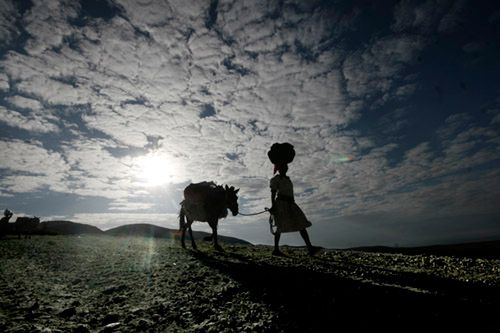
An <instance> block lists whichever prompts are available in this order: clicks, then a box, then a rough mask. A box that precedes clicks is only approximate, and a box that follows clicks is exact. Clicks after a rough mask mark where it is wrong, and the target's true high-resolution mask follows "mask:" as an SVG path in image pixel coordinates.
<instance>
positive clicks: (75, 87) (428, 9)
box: [0, 0, 500, 246]
mask: <svg viewBox="0 0 500 333" xmlns="http://www.w3.org/2000/svg"><path fill="white" fill-rule="evenodd" d="M92 3H93V2H92ZM0 6H2V7H1V8H2V10H1V13H2V14H1V15H2V16H1V17H2V23H1V24H0V48H1V51H0V52H1V58H0V68H1V69H2V71H1V72H0V98H1V100H0V114H1V118H0V130H1V133H2V134H1V136H0V176H1V178H0V186H1V187H0V191H1V192H0V200H1V201H0V202H2V203H3V204H4V205H5V206H9V208H11V209H14V210H16V207H15V204H14V199H13V198H21V199H22V200H25V202H28V203H29V202H30V201H29V200H34V199H33V196H32V194H50V193H65V194H71V195H72V198H73V197H74V198H75V199H74V200H83V199H84V198H90V197H92V198H102V199H103V200H104V202H106V203H107V208H102V207H100V208H99V211H97V209H96V208H95V207H93V206H92V205H91V204H90V203H89V204H88V205H87V206H85V205H84V206H81V205H80V206H78V207H79V209H78V210H75V211H74V212H71V213H68V215H67V216H66V218H68V219H73V220H75V221H79V222H88V223H94V224H96V225H99V226H101V227H103V228H109V227H112V226H115V225H118V224H122V223H132V222H151V223H154V224H159V225H165V226H170V227H173V225H172V223H173V222H172V221H173V220H174V219H175V215H173V214H175V213H176V210H177V208H178V202H179V201H181V200H182V189H183V188H184V186H185V185H186V184H188V183H189V182H197V181H202V180H213V181H216V182H218V183H224V184H231V185H234V186H237V187H240V188H241V192H240V193H241V208H240V210H242V211H246V212H252V211H257V210H261V209H262V208H263V207H264V206H266V205H269V189H268V179H269V178H270V177H271V176H272V166H271V165H270V162H269V161H268V160H267V156H266V152H267V150H268V149H269V147H270V145H271V144H272V143H274V142H283V141H288V142H290V143H292V144H293V145H294V146H295V148H296V151H297V156H296V159H295V161H294V162H293V163H292V164H291V167H290V176H291V177H292V179H293V180H294V184H295V191H296V197H297V201H298V202H299V204H300V205H301V206H302V207H303V209H304V210H305V212H306V214H307V215H308V217H309V218H310V219H311V220H312V221H313V227H312V229H311V230H312V231H311V232H312V234H313V237H315V239H316V240H317V242H318V243H321V244H323V245H325V246H347V245H360V244H366V243H390V244H392V243H397V242H399V243H401V240H402V239H403V241H404V242H407V243H408V244H409V243H412V244H413V243H415V244H416V243H419V242H420V243H422V242H426V241H429V238H428V237H427V236H426V233H425V232H420V231H418V228H413V227H408V228H406V229H405V226H406V225H408V226H411V225H413V224H415V223H417V222H415V221H418V220H426V221H430V220H431V219H433V218H442V220H439V221H441V222H442V221H449V220H453V219H454V218H455V217H457V216H462V217H463V216H475V217H474V218H475V219H480V218H481V217H480V216H481V215H485V216H486V215H487V216H488V219H487V221H491V216H497V217H498V216H499V215H500V211H499V208H498V205H497V204H496V203H497V200H498V198H499V197H500V190H499V189H500V186H499V185H500V184H499V179H500V174H499V165H498V164H499V161H498V157H497V156H498V152H499V150H500V140H499V123H500V122H499V121H498V119H499V107H498V106H499V104H500V103H499V101H498V99H497V96H498V93H499V91H498V88H497V90H496V91H494V90H492V88H491V87H492V86H494V85H491V84H490V85H489V86H490V87H489V88H488V89H485V90H484V92H481V94H479V95H477V96H479V97H477V96H476V97H471V98H469V99H468V101H470V102H467V103H465V102H464V103H460V101H462V100H461V99H460V98H462V99H464V98H468V96H459V95H457V94H455V95H453V98H456V100H457V101H458V102H449V103H448V102H447V100H444V101H443V100H441V104H432V105H431V104H430V103H425V102H424V101H428V100H429V99H430V96H432V97H434V96H435V91H437V90H438V91H440V93H441V95H442V96H450V95H446V93H448V94H451V93H450V92H449V91H451V89H452V88H447V90H444V89H443V88H442V87H441V86H439V87H438V88H439V89H438V88H436V89H429V88H428V82H429V81H428V80H429V78H432V79H434V78H433V77H432V73H433V72H435V71H436V68H435V65H434V64H433V63H432V61H428V62H426V59H428V58H426V57H432V56H429V54H431V53H430V52H433V49H435V48H436V47H437V48H439V47H443V48H444V46H440V44H439V43H438V42H439V41H441V40H443V39H445V38H450V40H452V41H453V43H455V44H456V45H455V44H454V45H455V46H457V47H456V49H457V50H463V51H460V52H462V53H460V54H459V55H458V56H456V55H454V54H448V53H447V52H448V51H449V50H447V49H446V50H444V49H443V50H439V54H440V56H441V57H444V58H445V59H450V61H451V60H453V59H455V58H460V57H464V59H465V60H463V61H464V63H463V64H456V66H457V68H459V69H460V70H464V68H466V65H467V61H468V60H467V59H468V58H466V57H467V54H470V52H466V51H465V50H470V49H471V47H470V45H471V43H472V42H473V41H471V40H467V38H466V37H459V36H462V35H463V34H462V31H461V30H460V29H461V27H463V26H464V25H467V24H469V25H471V26H470V27H469V29H470V31H471V34H473V32H474V27H473V25H474V24H475V23H476V22H473V21H471V20H473V19H474V17H475V16H474V15H472V16H473V17H472V18H470V17H469V18H467V17H466V16H464V12H465V9H467V8H468V7H467V4H466V3H464V2H461V1H444V2H436V3H435V2H434V1H426V2H413V1H401V2H397V3H396V2H394V3H384V4H373V5H358V4H351V3H350V2H339V3H334V2H328V1H326V2H325V1H307V2H304V1H253V2H250V3H244V2H240V1H212V2H208V1H190V2H189V3H185V2H183V1H150V2H147V3H141V2H137V1H120V0H117V1H103V2H102V3H100V4H91V2H85V1H81V2H80V3H78V2H75V1H62V0H61V1H58V0H44V1H32V2H31V3H30V4H25V3H23V4H22V5H21V4H19V3H18V2H16V1H3V2H2V4H1V5H0ZM488 10H489V9H488V8H487V9H485V10H484V12H488ZM484 12H477V11H475V12H474V11H473V13H476V14H475V15H476V16H480V15H479V14H484ZM478 13H479V14H478ZM488 15H493V14H488ZM380 17H384V18H385V19H377V18H380ZM492 17H493V16H492ZM467 20H469V21H467ZM494 21H495V20H494V19H493V18H492V19H491V20H490V22H494ZM487 29H490V28H486V30H487ZM491 29H493V30H494V28H491ZM487 31H489V30H487ZM483 33H484V31H483ZM484 38H487V35H486V36H485V37H484ZM474 42H475V43H476V44H477V41H474ZM476 44H475V45H476ZM436 45H438V46H436ZM476 49H477V48H476ZM479 50H480V51H477V52H485V53H484V54H483V55H482V58H480V59H486V60H485V61H486V62H487V61H491V59H490V60H488V59H489V58H488V53H487V52H491V51H492V50H485V49H484V48H482V49H481V48H480V49H479ZM481 50H482V51H481ZM457 52H458V51H457ZM495 52H496V51H495ZM473 60H474V59H473ZM474 61H475V62H474V63H476V64H477V61H479V60H477V59H475V60H474ZM464 64H465V65H464ZM460 66H461V67H460ZM477 66H480V65H477ZM464 73H465V72H464ZM494 74H495V73H492V74H491V75H490V76H487V77H486V79H487V80H486V81H488V80H490V81H491V80H496V81H495V82H496V83H497V87H498V79H495V78H494V77H495V76H494ZM464 75H466V74H464ZM475 79H477V78H474V77H473V76H471V80H472V81H474V80H475ZM482 79H485V78H484V77H483V78H482ZM436 80H439V79H436ZM446 83H447V82H445V83H439V84H441V85H445V84H446ZM464 86H465V85H462V90H463V87H464ZM436 103H439V101H438V102H436ZM478 109H481V110H483V112H481V114H480V115H479V116H478V114H477V113H478V111H477V110H478ZM151 154H154V155H155V156H162V157H164V158H165V159H167V160H168V161H169V167H168V170H165V172H166V173H169V177H170V178H169V181H168V183H165V184H162V185H161V186H157V187H150V186H147V184H145V183H144V180H143V179H141V170H140V168H141V164H140V163H138V158H140V157H141V156H149V155H151ZM42 197H43V195H42ZM37 198H40V195H37ZM50 198H51V196H50V195H47V199H46V201H47V202H46V205H50V206H51V207H53V213H51V214H47V218H49V216H50V215H53V216H56V215H57V216H58V218H61V217H60V215H61V214H60V213H59V212H58V206H57V205H58V204H57V202H55V201H54V200H52V199H50ZM37 200H40V199H37ZM89 202H92V201H89ZM28 206H29V205H28ZM23 207H27V206H26V205H25V206H23ZM6 208H7V207H6ZM17 213H26V214H31V215H34V214H37V212H36V211H30V210H29V209H28V210H26V211H24V212H17ZM374 221H375V222H374ZM384 221H386V223H384ZM432 221H434V223H437V224H439V223H441V222H439V221H438V222H435V220H432ZM457 221H461V222H460V226H461V228H462V229H460V230H461V231H460V233H458V231H457V237H462V238H465V237H464V233H463V230H465V229H463V228H466V227H467V226H469V227H470V224H471V223H472V222H470V221H469V220H467V219H464V218H460V219H457ZM467 221H469V222H467ZM485 221H486V220H485ZM265 222H266V221H265V218H263V217H256V218H231V221H228V223H225V224H224V226H223V227H222V228H223V231H224V232H225V233H226V234H230V235H234V236H236V237H242V238H245V239H248V240H250V241H252V242H257V243H270V242H271V238H270V235H268V234H267V228H266V226H265ZM412 223H413V224H412ZM442 223H444V222H442ZM467 223H469V224H467ZM395 224H396V225H398V226H399V227H398V228H394V225H395ZM483 227H484V228H490V227H491V226H490V225H488V224H487V223H486V222H485V224H484V225H483V226H482V227H481V228H483ZM424 229H425V228H424ZM391 230H392V231H391ZM409 230H411V232H412V233H411V235H410V236H408V235H405V236H404V237H403V236H402V235H403V234H404V233H405V232H409ZM453 230H455V229H453V225H452V226H451V227H450V229H449V230H447V232H446V233H447V234H446V237H448V238H446V239H449V234H453V232H454V231H453ZM457 230H458V229H457ZM484 230H486V229H484ZM488 230H490V229H488ZM492 232H496V233H497V234H500V230H493V231H492ZM480 234H481V233H480V232H477V233H475V234H474V235H476V236H477V235H480ZM471 235H472V234H471ZM372 236H373V237H372ZM398 237H399V238H400V239H399V240H398ZM477 237H479V236H477ZM438 238H439V237H438ZM438 238H436V239H433V240H438V241H439V239H438ZM462 238H461V239H462ZM443 239H445V237H444V236H443ZM457 239H458V238H457ZM288 241H289V242H291V243H294V244H295V243H297V244H300V241H299V240H297V239H295V238H293V237H292V238H290V239H288Z"/></svg>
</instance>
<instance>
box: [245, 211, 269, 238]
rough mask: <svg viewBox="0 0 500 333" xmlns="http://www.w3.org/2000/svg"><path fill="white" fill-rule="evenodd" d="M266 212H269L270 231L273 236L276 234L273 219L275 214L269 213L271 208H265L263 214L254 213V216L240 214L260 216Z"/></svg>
mask: <svg viewBox="0 0 500 333" xmlns="http://www.w3.org/2000/svg"><path fill="white" fill-rule="evenodd" d="M265 212H269V229H270V231H271V234H273V235H274V234H275V233H276V232H275V231H274V227H275V225H274V219H273V214H271V212H270V211H269V208H267V207H265V208H264V210H263V211H262V212H258V213H252V214H243V213H239V214H240V215H243V216H254V215H259V214H263V213H265Z"/></svg>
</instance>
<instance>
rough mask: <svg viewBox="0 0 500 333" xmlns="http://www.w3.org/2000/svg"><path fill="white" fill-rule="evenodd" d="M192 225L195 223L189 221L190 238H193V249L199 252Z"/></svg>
mask: <svg viewBox="0 0 500 333" xmlns="http://www.w3.org/2000/svg"><path fill="white" fill-rule="evenodd" d="M192 223H193V221H188V225H189V237H191V247H192V248H193V249H194V250H197V247H196V243H195V242H194V236H193V229H192V228H191V224H192Z"/></svg>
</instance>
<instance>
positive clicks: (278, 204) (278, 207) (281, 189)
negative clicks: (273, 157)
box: [270, 163, 322, 256]
mask: <svg viewBox="0 0 500 333" xmlns="http://www.w3.org/2000/svg"><path fill="white" fill-rule="evenodd" d="M276 171H278V172H279V174H278V175H276V176H274V177H273V178H271V181H270V187H271V202H272V207H271V209H270V212H271V214H272V215H273V218H274V221H275V223H276V227H277V229H276V232H275V234H274V251H273V255H276V256H284V254H283V252H281V251H280V249H279V242H280V237H281V233H283V232H297V231H298V232H300V235H301V236H302V238H303V239H304V242H305V243H306V245H307V250H308V253H309V255H311V256H313V255H315V254H316V253H318V251H320V250H321V249H322V248H321V247H318V246H313V245H312V244H311V241H310V239H309V234H308V233H307V230H306V228H308V227H310V226H311V222H309V221H308V220H307V218H306V216H305V214H304V212H302V210H301V209H300V207H299V206H298V205H297V204H296V203H295V199H294V196H293V184H292V181H291V180H290V177H288V176H287V175H286V173H287V171H288V164H286V163H283V164H277V165H275V172H276Z"/></svg>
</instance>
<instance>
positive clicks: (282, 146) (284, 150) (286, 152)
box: [267, 142, 295, 172]
mask: <svg viewBox="0 0 500 333" xmlns="http://www.w3.org/2000/svg"><path fill="white" fill-rule="evenodd" d="M267 156H268V157H269V160H271V163H273V164H274V166H275V172H276V169H277V167H278V166H281V165H284V164H288V163H291V162H292V161H293V158H294V157H295V149H293V146H292V145H291V144H289V143H288V142H284V143H277V142H276V143H274V144H273V145H272V146H271V150H269V151H268V152H267Z"/></svg>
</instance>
